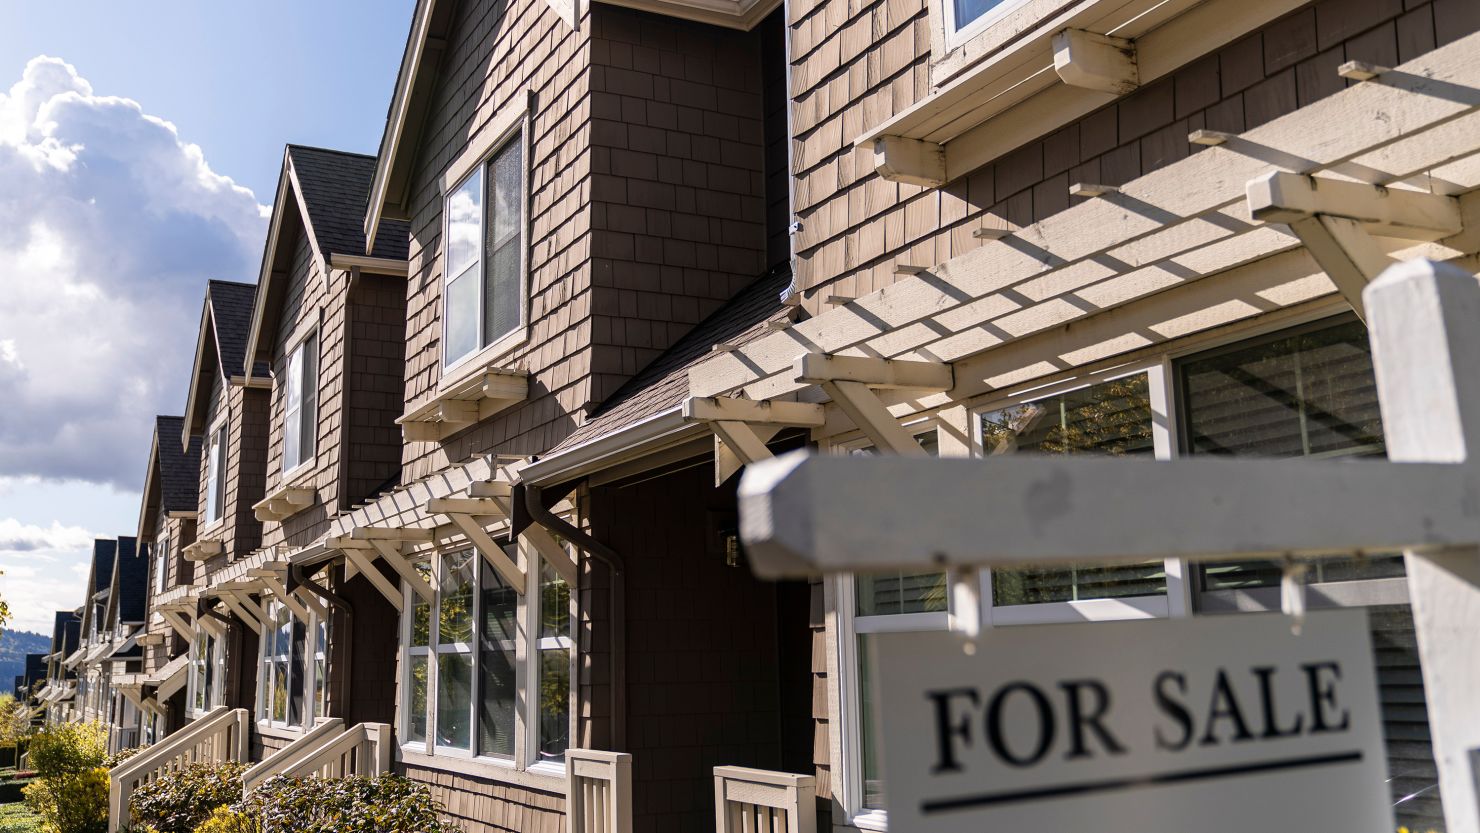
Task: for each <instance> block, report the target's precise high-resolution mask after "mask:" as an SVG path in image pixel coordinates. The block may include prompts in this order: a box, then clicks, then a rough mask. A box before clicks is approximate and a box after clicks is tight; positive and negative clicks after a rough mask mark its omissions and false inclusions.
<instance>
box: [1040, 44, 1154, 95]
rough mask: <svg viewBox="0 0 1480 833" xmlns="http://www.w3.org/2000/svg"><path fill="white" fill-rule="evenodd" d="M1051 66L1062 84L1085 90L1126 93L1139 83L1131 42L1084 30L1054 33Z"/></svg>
mask: <svg viewBox="0 0 1480 833" xmlns="http://www.w3.org/2000/svg"><path fill="white" fill-rule="evenodd" d="M1053 68H1054V72H1056V73H1058V76H1059V79H1060V80H1062V81H1063V82H1064V83H1065V84H1068V85H1069V86H1071V87H1081V88H1083V89H1086V90H1098V91H1100V92H1105V93H1113V94H1115V95H1125V94H1126V93H1128V92H1131V91H1132V90H1135V89H1136V88H1137V87H1139V86H1140V85H1141V76H1140V72H1139V70H1138V68H1137V65H1136V44H1135V42H1134V41H1129V40H1126V39H1125V38H1117V37H1112V36H1110V35H1101V34H1098V33H1096V32H1086V31H1084V30H1083V29H1065V30H1064V31H1062V32H1059V33H1058V34H1057V35H1054V36H1053Z"/></svg>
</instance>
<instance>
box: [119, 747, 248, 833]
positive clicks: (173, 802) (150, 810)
mask: <svg viewBox="0 0 1480 833" xmlns="http://www.w3.org/2000/svg"><path fill="white" fill-rule="evenodd" d="M246 771H247V764H243V763H236V762H234V761H223V762H221V763H200V764H190V765H189V766H187V767H185V768H184V769H178V770H175V771H174V772H169V773H166V774H165V775H163V776H161V777H160V778H159V779H158V780H155V781H153V782H151V783H148V784H145V785H143V786H141V787H139V788H138V789H136V790H134V792H133V794H132V795H130V796H129V800H128V807H129V812H130V813H132V814H133V817H134V820H135V821H136V822H138V823H139V824H148V825H151V826H153V827H154V828H155V829H157V830H158V831H159V833H194V831H195V828H197V827H199V826H200V825H201V824H203V823H204V822H205V821H206V819H208V818H210V817H211V813H213V812H215V810H216V808H217V807H222V806H225V805H227V804H231V803H233V802H236V801H240V800H241V797H242V773H244V772H246Z"/></svg>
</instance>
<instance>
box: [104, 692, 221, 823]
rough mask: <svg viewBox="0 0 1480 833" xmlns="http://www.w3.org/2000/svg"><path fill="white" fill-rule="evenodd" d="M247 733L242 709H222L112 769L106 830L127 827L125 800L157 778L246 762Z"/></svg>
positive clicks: (109, 777) (126, 805) (109, 778)
mask: <svg viewBox="0 0 1480 833" xmlns="http://www.w3.org/2000/svg"><path fill="white" fill-rule="evenodd" d="M248 731H249V723H248V717H247V710H246V709H228V708H226V707H224V706H222V707H221V708H218V709H215V710H213V711H211V712H209V713H208V714H206V715H205V716H204V717H201V718H199V719H198V720H196V721H195V722H194V723H192V724H190V725H189V726H186V727H185V728H184V729H181V730H180V731H178V732H176V733H175V734H173V735H171V736H170V737H168V738H166V739H165V740H163V741H161V742H159V743H156V744H155V745H153V746H151V747H149V748H148V749H145V750H144V751H143V752H140V753H139V754H137V755H135V756H134V757H132V758H129V759H128V760H127V761H124V762H123V763H121V764H119V765H118V766H116V767H114V768H113V770H112V772H110V773H109V774H108V782H109V784H108V830H109V831H117V830H118V828H119V827H121V826H123V825H127V824H128V823H129V821H130V816H129V810H128V799H129V796H130V795H132V794H133V792H134V790H136V789H138V788H139V787H141V786H143V785H144V784H148V783H150V782H152V781H154V780H156V779H158V778H159V777H160V776H161V775H164V774H165V773H167V772H172V771H174V770H177V769H181V768H183V767H185V766H187V765H189V764H193V763H199V762H212V763H219V762H221V761H245V760H247V738H248Z"/></svg>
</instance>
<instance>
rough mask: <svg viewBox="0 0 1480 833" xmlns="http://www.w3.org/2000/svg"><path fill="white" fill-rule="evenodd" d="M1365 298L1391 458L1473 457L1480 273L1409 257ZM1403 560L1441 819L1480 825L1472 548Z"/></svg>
mask: <svg viewBox="0 0 1480 833" xmlns="http://www.w3.org/2000/svg"><path fill="white" fill-rule="evenodd" d="M1362 295H1363V299H1364V301H1363V303H1364V305H1365V306H1366V308H1367V318H1368V324H1369V326H1370V328H1371V332H1372V359H1373V364H1374V365H1375V368H1376V372H1377V386H1378V399H1379V401H1380V402H1381V404H1382V422H1383V429H1384V433H1385V435H1386V440H1387V451H1388V457H1389V458H1390V459H1392V460H1394V461H1397V462H1423V463H1465V462H1468V463H1470V464H1472V465H1475V464H1480V375H1477V374H1480V282H1477V281H1476V279H1475V276H1474V275H1472V274H1470V273H1468V272H1466V271H1465V270H1463V269H1460V268H1459V267H1457V266H1454V265H1452V264H1448V263H1434V262H1432V261H1427V260H1413V261H1408V262H1406V263H1399V264H1397V265H1394V266H1391V267H1389V268H1388V269H1387V270H1386V271H1384V272H1383V273H1382V274H1381V275H1380V276H1378V278H1377V279H1376V280H1374V281H1373V282H1372V283H1371V284H1370V285H1368V287H1367V289H1366V290H1365V291H1364V292H1363V293H1362ZM1471 445H1475V446H1476V447H1475V448H1473V449H1472V448H1470V446H1471ZM1395 497H1396V496H1395ZM1477 544H1480V542H1477ZM1404 560H1405V561H1406V563H1407V568H1408V594H1409V598H1410V600H1411V602H1412V604H1413V623H1414V629H1415V630H1416V632H1417V634H1418V652H1419V657H1420V659H1421V660H1422V665H1423V681H1424V694H1425V696H1426V699H1427V701H1428V703H1427V706H1428V715H1429V728H1430V735H1431V736H1432V738H1433V744H1434V758H1435V761H1436V762H1437V763H1438V767H1439V794H1440V796H1441V797H1442V798H1443V801H1444V820H1445V823H1446V826H1447V828H1448V830H1449V833H1480V708H1477V706H1476V692H1480V660H1477V658H1480V546H1477V545H1467V546H1463V547H1451V548H1448V549H1444V550H1439V551H1431V552H1412V551H1410V552H1408V553H1407V554H1406V557H1405V559H1404Z"/></svg>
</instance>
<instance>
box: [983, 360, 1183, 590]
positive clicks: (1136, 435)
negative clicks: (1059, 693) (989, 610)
mask: <svg viewBox="0 0 1480 833" xmlns="http://www.w3.org/2000/svg"><path fill="white" fill-rule="evenodd" d="M1151 426H1152V418H1151V394H1150V379H1149V378H1148V377H1147V375H1146V374H1144V373H1140V374H1136V375H1134V376H1126V377H1123V378H1120V379H1112V380H1110V381H1106V382H1100V383H1099V384H1095V385H1090V386H1089V387H1085V388H1081V389H1079V390H1074V391H1070V392H1068V393H1065V394H1061V395H1059V396H1054V397H1049V398H1047V399H1039V400H1036V401H1034V402H1026V403H1023V404H1021V405H1014V406H1011V407H1008V408H1003V409H1001V410H999V411H994V412H992V413H989V414H986V415H984V416H983V417H982V449H983V451H984V453H986V454H988V455H996V454H1015V453H1038V454H1109V455H1113V456H1128V455H1138V456H1139V455H1150V454H1153V453H1154V452H1155V446H1154V444H1153V440H1152V428H1151ZM1165 592H1166V569H1165V565H1164V564H1163V562H1160V561H1155V562H1148V563H1145V564H1128V565H1117V566H1110V567H1104V566H1092V565H1078V564H1074V565H1070V566H1068V567H1052V568H1042V569H1040V568H1027V569H1021V570H993V571H992V601H993V603H994V604H997V605H1021V604H1045V603H1052V602H1068V601H1082V600H1088V599H1111V598H1124V597H1129V596H1148V595H1157V594H1163V593H1165Z"/></svg>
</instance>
